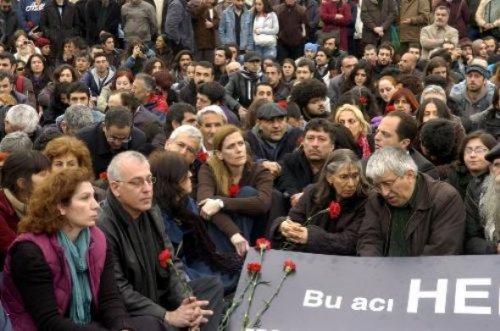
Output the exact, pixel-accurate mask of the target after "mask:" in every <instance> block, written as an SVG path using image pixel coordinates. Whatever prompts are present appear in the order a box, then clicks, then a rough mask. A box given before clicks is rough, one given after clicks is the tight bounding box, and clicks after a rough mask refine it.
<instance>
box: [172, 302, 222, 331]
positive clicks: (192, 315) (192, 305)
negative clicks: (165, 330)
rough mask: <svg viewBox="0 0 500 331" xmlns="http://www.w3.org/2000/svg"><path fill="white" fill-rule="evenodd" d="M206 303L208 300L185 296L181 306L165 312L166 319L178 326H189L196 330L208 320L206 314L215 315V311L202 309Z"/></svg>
mask: <svg viewBox="0 0 500 331" xmlns="http://www.w3.org/2000/svg"><path fill="white" fill-rule="evenodd" d="M206 305H208V301H199V300H196V297H189V298H185V299H184V300H182V303H181V305H180V306H179V308H177V309H176V310H174V311H167V312H166V313H165V317H164V320H165V322H167V323H168V324H170V325H172V326H175V327H177V328H186V327H188V328H191V329H194V330H196V328H197V327H198V326H199V325H200V323H206V322H207V319H206V318H205V316H211V315H213V311H211V310H203V309H201V307H204V306H206Z"/></svg>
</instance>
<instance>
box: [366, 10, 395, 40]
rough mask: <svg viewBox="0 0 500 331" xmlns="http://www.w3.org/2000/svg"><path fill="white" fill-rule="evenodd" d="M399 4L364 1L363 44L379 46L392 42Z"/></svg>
mask: <svg viewBox="0 0 500 331" xmlns="http://www.w3.org/2000/svg"><path fill="white" fill-rule="evenodd" d="M396 6H397V2H396V1H394V0H364V1H363V3H362V4H361V21H362V22H363V34H362V36H363V37H362V42H363V44H365V45H366V44H373V45H375V46H377V45H379V44H380V43H381V42H383V41H391V24H393V23H394V21H395V19H396V17H397V14H396V8H397V7H396Z"/></svg>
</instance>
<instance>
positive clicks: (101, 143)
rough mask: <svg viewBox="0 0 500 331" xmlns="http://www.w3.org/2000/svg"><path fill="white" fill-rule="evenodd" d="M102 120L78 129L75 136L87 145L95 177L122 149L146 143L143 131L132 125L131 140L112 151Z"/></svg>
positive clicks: (125, 149) (133, 147)
mask: <svg viewBox="0 0 500 331" xmlns="http://www.w3.org/2000/svg"><path fill="white" fill-rule="evenodd" d="M103 125H104V122H101V123H97V124H95V125H92V126H89V127H86V128H83V129H81V130H80V131H78V133H77V134H76V136H77V138H78V139H80V140H82V141H83V142H84V143H85V144H86V145H87V147H88V149H89V151H90V155H91V156H92V167H93V168H94V173H95V175H96V177H97V178H99V174H100V173H101V172H104V171H106V169H107V168H108V165H109V163H110V162H111V159H113V157H114V156H115V155H116V154H118V153H120V152H123V151H137V150H139V148H140V147H141V146H142V145H144V144H145V143H146V136H145V135H144V133H143V132H142V131H141V130H139V129H137V128H135V127H133V128H132V132H131V137H132V140H131V141H130V142H128V144H124V145H123V147H124V148H123V149H121V150H118V151H113V150H111V148H110V147H109V144H108V141H107V140H106V136H105V135H104V131H103V129H102V126H103Z"/></svg>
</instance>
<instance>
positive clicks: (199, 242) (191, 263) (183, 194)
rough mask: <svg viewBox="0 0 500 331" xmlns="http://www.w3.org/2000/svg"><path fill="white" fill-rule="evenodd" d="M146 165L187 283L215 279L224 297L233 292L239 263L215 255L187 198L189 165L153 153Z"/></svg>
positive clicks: (231, 256)
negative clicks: (148, 167) (218, 281)
mask: <svg viewBox="0 0 500 331" xmlns="http://www.w3.org/2000/svg"><path fill="white" fill-rule="evenodd" d="M149 163H150V165H151V173H152V174H153V176H154V177H155V178H156V183H155V184H154V187H153V192H154V199H155V201H156V203H157V204H158V205H159V207H160V209H161V211H162V216H163V222H164V223H165V231H166V233H167V236H168V237H169V238H170V240H171V241H172V244H173V245H174V249H175V255H176V256H177V257H179V258H180V259H182V262H183V263H184V266H185V271H186V273H187V275H188V276H189V278H190V279H198V278H200V277H203V276H217V277H219V278H220V279H221V281H222V282H223V284H224V287H225V290H226V291H225V292H226V293H230V292H232V291H234V290H235V289H236V285H237V282H238V276H239V270H240V266H241V261H240V259H239V258H238V257H237V256H236V255H235V254H225V255H221V254H218V253H216V251H215V244H214V243H213V242H212V241H211V240H210V237H209V236H208V233H207V229H206V227H205V225H204V224H203V221H202V220H201V218H200V216H199V212H198V206H197V204H196V201H194V199H192V198H191V197H190V196H189V195H190V194H191V191H192V189H193V185H192V182H191V176H192V175H191V171H190V170H189V164H188V163H187V161H186V160H185V159H184V158H183V157H182V155H181V154H179V153H176V152H167V151H158V152H155V153H153V154H152V155H151V156H150V157H149Z"/></svg>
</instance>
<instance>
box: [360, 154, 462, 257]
mask: <svg viewBox="0 0 500 331" xmlns="http://www.w3.org/2000/svg"><path fill="white" fill-rule="evenodd" d="M366 175H367V177H368V178H370V179H371V180H372V182H373V184H374V187H375V192H373V193H372V194H371V195H370V196H369V197H368V201H367V202H366V207H365V218H364V220H363V223H362V225H361V228H360V239H359V241H358V248H357V249H358V255H361V256H389V257H402V256H423V255H456V254H461V253H462V250H463V244H464V234H465V207H464V204H463V202H462V198H461V197H460V194H459V193H458V192H457V191H456V190H455V189H454V188H453V187H452V186H451V185H449V184H448V183H444V182H441V181H435V180H434V179H432V178H431V177H429V176H428V175H426V174H423V173H421V172H419V171H418V168H417V165H416V164H415V162H414V161H413V159H412V158H411V156H410V155H409V154H408V153H407V151H406V150H404V149H402V148H401V147H386V148H382V149H379V150H377V151H375V153H374V154H373V155H372V157H371V158H370V159H369V160H368V167H367V169H366Z"/></svg>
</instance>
